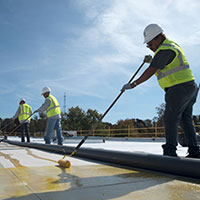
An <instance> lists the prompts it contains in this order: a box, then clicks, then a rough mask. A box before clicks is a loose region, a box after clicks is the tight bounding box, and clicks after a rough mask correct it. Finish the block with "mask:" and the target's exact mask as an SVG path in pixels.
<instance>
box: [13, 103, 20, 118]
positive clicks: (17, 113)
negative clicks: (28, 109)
mask: <svg viewBox="0 0 200 200" xmlns="http://www.w3.org/2000/svg"><path fill="white" fill-rule="evenodd" d="M19 114H20V106H19V107H18V109H17V111H16V113H15V115H14V116H13V120H15V119H16V118H17V117H18V116H19Z"/></svg>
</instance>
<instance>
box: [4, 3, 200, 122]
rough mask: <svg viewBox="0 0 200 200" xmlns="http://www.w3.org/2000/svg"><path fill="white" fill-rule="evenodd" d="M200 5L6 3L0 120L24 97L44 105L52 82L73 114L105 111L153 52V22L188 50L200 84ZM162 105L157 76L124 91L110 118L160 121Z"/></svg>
mask: <svg viewBox="0 0 200 200" xmlns="http://www.w3.org/2000/svg"><path fill="white" fill-rule="evenodd" d="M199 10H200V1H199V0H148V1H147V0H134V1H133V0H123V1H122V0H101V1H99V0H57V1H55V0H42V1H41V0H0V117H1V118H3V119H4V118H11V117H13V115H14V114H15V112H16V110H17V108H18V105H19V100H20V98H25V99H26V102H27V103H28V104H29V105H30V106H31V107H32V109H33V111H34V110H36V109H38V108H39V107H40V106H41V105H42V103H43V102H44V98H43V96H41V90H42V88H43V87H45V86H48V87H50V88H51V90H52V93H51V94H52V95H54V96H55V97H56V98H57V99H58V101H59V103H60V106H61V110H62V111H64V94H65V93H66V111H68V109H69V108H71V107H76V106H79V107H80V108H82V109H83V110H84V111H87V109H95V110H97V111H98V112H99V113H101V114H103V113H104V112H105V111H106V109H107V108H108V107H109V106H110V105H111V103H112V102H113V101H114V100H115V98H116V97H117V96H118V95H119V93H120V89H121V88H122V86H123V85H124V84H125V83H127V82H128V81H129V79H130V78H131V77H132V75H133V74H134V73H135V72H136V70H137V69H138V68H139V66H140V65H141V63H142V61H143V59H144V56H145V55H152V56H153V52H152V51H150V50H149V49H148V48H146V45H145V44H143V41H144V38H143V30H144V28H145V27H146V26H147V25H148V24H151V23H158V24H160V26H161V27H162V28H163V30H164V33H165V34H166V36H167V37H168V38H169V39H171V40H173V41H175V42H176V43H178V44H179V45H180V46H181V47H182V49H183V51H184V52H185V55H186V58H187V60H188V62H189V63H190V67H191V69H192V71H193V74H194V76H195V79H196V82H197V83H198V84H199V82H200V70H199V66H200V60H199V55H200V22H199V18H200V13H199ZM147 67H148V64H145V65H144V66H143V67H142V69H141V70H140V72H139V73H138V75H137V76H136V78H138V77H139V76H140V75H141V74H142V72H143V71H144V70H145V69H146V68H147ZM162 103H164V91H163V90H162V89H161V88H160V87H159V85H158V82H157V80H156V78H155V77H152V78H151V79H149V80H148V81H146V82H145V83H143V84H141V85H139V86H137V87H136V88H134V89H133V90H128V91H125V92H124V93H123V95H122V96H121V97H120V98H119V99H118V101H117V102H116V103H115V105H114V106H113V107H112V109H111V110H110V111H109V112H108V113H107V114H106V116H105V117H104V119H103V121H104V122H110V123H113V124H114V123H116V122H117V121H118V120H121V119H123V120H125V119H131V118H139V119H143V120H145V119H153V118H154V117H156V116H157V113H156V109H155V108H156V107H159V106H160V105H161V104H162ZM199 114H200V98H199V96H198V99H197V103H196V104H195V106H194V115H199Z"/></svg>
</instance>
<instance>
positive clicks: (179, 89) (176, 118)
mask: <svg viewBox="0 0 200 200" xmlns="http://www.w3.org/2000/svg"><path fill="white" fill-rule="evenodd" d="M197 93H198V89H197V85H196V84H195V82H194V81H190V82H187V83H183V84H179V85H176V86H172V87H170V88H168V90H167V91H166V94H165V101H166V108H165V113H164V123H165V135H166V144H164V145H163V146H162V147H163V150H164V155H171V156H176V146H177V145H178V143H177V136H178V135H177V134H178V125H179V123H180V125H181V126H182V128H183V131H184V134H185V138H186V143H187V144H188V152H189V154H195V153H197V152H199V147H198V145H197V137H196V131H195V128H194V126H193V122H192V112H193V105H194V103H195V102H196V97H197Z"/></svg>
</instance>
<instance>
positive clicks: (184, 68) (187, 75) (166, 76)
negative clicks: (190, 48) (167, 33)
mask: <svg viewBox="0 0 200 200" xmlns="http://www.w3.org/2000/svg"><path fill="white" fill-rule="evenodd" d="M160 50H172V51H174V52H175V53H176V56H175V58H174V59H173V61H172V62H171V63H169V64H168V65H166V66H165V67H164V68H163V69H161V70H160V69H159V70H158V71H157V72H156V73H155V75H156V76H157V79H158V82H159V85H160V87H161V88H162V89H165V88H168V87H171V86H174V85H177V84H181V83H185V82H188V81H192V80H194V76H193V74H192V71H191V69H190V68H189V63H188V62H187V59H186V57H185V55H184V53H183V50H182V49H181V48H180V47H179V46H178V45H177V44H176V43H175V42H173V41H170V40H168V39H165V40H164V42H163V43H162V44H161V45H160V46H159V47H158V49H157V50H156V51H155V54H154V56H155V55H156V54H157V53H158V52H159V51H160Z"/></svg>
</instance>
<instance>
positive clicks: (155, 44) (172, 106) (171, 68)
mask: <svg viewBox="0 0 200 200" xmlns="http://www.w3.org/2000/svg"><path fill="white" fill-rule="evenodd" d="M144 43H146V44H147V48H149V49H150V50H152V51H153V52H154V57H153V59H152V61H151V64H150V66H149V67H148V68H147V69H146V70H145V71H144V73H143V74H142V75H141V76H140V77H139V78H138V79H137V80H135V81H133V82H132V83H127V84H125V85H124V86H123V87H122V91H124V90H127V89H132V88H135V87H136V86H138V85H139V84H141V83H143V82H145V81H147V80H148V79H149V78H150V77H151V76H152V75H154V74H155V75H156V77H157V80H158V83H159V85H160V87H161V88H162V89H163V90H164V91H165V102H166V107H165V113H164V124H165V137H166V143H165V144H163V145H162V148H163V155H165V156H175V157H176V156H177V154H176V150H177V148H176V147H177V144H178V142H177V134H178V133H177V132H178V124H179V123H180V125H182V128H183V130H184V135H185V139H186V143H187V146H188V153H189V154H188V155H187V156H186V157H189V158H200V150H199V146H198V144H197V137H196V132H195V129H194V126H193V123H192V111H193V105H194V103H195V102H196V97H197V94H198V87H197V85H196V83H195V81H194V76H193V74H192V71H191V69H190V67H189V63H188V61H187V59H186V57H185V55H184V52H183V50H182V49H181V47H180V46H179V45H178V44H176V43H175V42H173V41H171V40H169V39H168V38H167V37H166V36H165V34H164V33H163V30H162V28H161V27H160V25H158V24H150V25H148V26H147V27H146V28H145V29H144Z"/></svg>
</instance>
